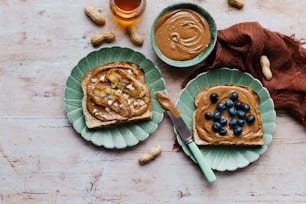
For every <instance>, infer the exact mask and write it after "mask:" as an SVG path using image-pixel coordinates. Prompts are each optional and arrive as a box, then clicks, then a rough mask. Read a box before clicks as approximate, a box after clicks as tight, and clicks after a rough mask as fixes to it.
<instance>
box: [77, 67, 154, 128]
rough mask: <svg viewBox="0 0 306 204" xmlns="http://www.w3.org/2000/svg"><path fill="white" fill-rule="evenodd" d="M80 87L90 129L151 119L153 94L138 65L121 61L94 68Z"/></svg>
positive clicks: (84, 111)
mask: <svg viewBox="0 0 306 204" xmlns="http://www.w3.org/2000/svg"><path fill="white" fill-rule="evenodd" d="M81 86H82V90H83V94H84V96H83V99H82V108H83V114H84V117H85V122H86V126H87V127H88V128H101V127H104V126H109V125H116V124H120V123H124V122H131V121H136V120H145V119H151V118H152V101H151V95H150V90H149V87H148V86H147V84H146V83H145V76H144V72H143V70H142V68H141V67H140V66H138V65H137V64H134V63H131V62H123V61H118V62H111V63H107V64H103V65H101V66H98V67H95V68H93V69H92V70H90V71H89V72H88V73H87V74H85V76H84V77H83V79H82V83H81Z"/></svg>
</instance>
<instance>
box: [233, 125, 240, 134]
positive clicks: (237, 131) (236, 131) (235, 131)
mask: <svg viewBox="0 0 306 204" xmlns="http://www.w3.org/2000/svg"><path fill="white" fill-rule="evenodd" d="M241 133H242V127H240V126H236V127H234V134H235V135H236V136H239V135H241Z"/></svg>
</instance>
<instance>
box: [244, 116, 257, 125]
mask: <svg viewBox="0 0 306 204" xmlns="http://www.w3.org/2000/svg"><path fill="white" fill-rule="evenodd" d="M245 120H246V122H247V123H248V124H252V123H254V121H255V116H254V115H248V116H247V117H246V119H245Z"/></svg>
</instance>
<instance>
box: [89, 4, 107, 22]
mask: <svg viewBox="0 0 306 204" xmlns="http://www.w3.org/2000/svg"><path fill="white" fill-rule="evenodd" d="M85 13H86V15H87V16H88V17H89V18H90V19H91V20H92V21H93V22H95V23H96V24H97V25H104V24H105V17H104V16H103V15H102V14H101V13H100V12H99V11H98V10H97V9H95V8H94V7H92V6H86V7H85Z"/></svg>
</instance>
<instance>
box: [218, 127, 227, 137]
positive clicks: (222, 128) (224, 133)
mask: <svg viewBox="0 0 306 204" xmlns="http://www.w3.org/2000/svg"><path fill="white" fill-rule="evenodd" d="M226 133H227V129H226V128H225V127H221V128H220V130H219V134H220V135H222V136H224V135H226Z"/></svg>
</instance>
